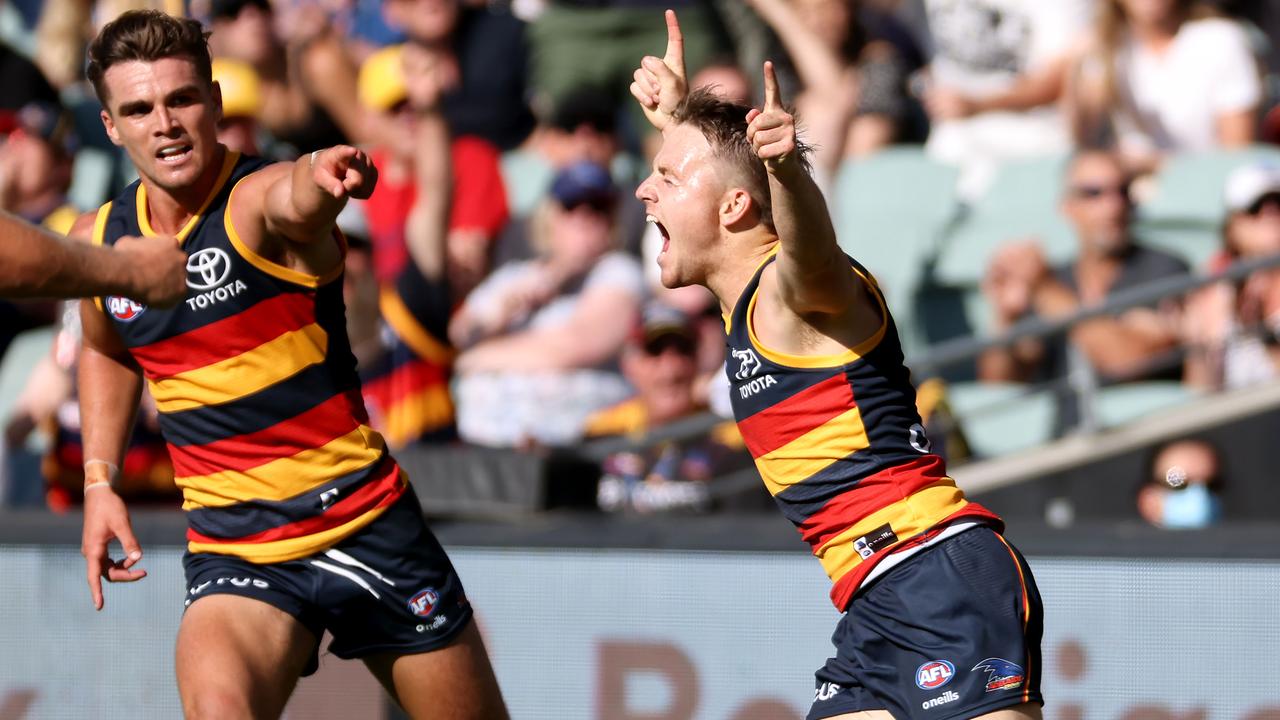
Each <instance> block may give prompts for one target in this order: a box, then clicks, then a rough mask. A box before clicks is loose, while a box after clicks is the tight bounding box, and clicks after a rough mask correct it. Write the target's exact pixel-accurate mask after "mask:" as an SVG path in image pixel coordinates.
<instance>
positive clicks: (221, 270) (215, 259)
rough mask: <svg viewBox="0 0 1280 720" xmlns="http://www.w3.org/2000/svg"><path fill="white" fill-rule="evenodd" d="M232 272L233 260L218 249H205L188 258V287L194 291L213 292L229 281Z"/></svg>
mask: <svg viewBox="0 0 1280 720" xmlns="http://www.w3.org/2000/svg"><path fill="white" fill-rule="evenodd" d="M229 272H231V258H229V257H227V254H226V253H225V252H223V251H222V250H220V249H218V248H205V249H203V250H197V251H195V252H193V253H191V256H190V257H188V258H187V287H189V288H191V289H193V290H212V289H214V288H216V287H218V286H219V285H221V284H222V281H224V280H226V279H227V273H229Z"/></svg>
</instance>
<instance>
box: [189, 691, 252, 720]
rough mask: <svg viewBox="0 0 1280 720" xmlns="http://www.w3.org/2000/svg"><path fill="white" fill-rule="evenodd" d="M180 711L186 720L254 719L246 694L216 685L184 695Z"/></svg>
mask: <svg viewBox="0 0 1280 720" xmlns="http://www.w3.org/2000/svg"><path fill="white" fill-rule="evenodd" d="M182 710H183V714H184V715H186V719H187V720H222V719H223V718H226V719H228V720H240V719H241V718H244V719H245V720H249V719H251V718H253V717H255V715H254V712H253V708H252V706H251V705H250V703H249V697H248V694H247V693H245V692H243V691H239V690H235V689H232V688H229V687H222V686H217V685H208V686H206V687H201V688H197V689H193V690H192V691H190V692H188V693H184V697H183V698H182Z"/></svg>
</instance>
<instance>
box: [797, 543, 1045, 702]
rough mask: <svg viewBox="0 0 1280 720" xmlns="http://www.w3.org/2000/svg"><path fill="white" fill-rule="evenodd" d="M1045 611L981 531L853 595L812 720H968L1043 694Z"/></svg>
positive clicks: (1016, 558)
mask: <svg viewBox="0 0 1280 720" xmlns="http://www.w3.org/2000/svg"><path fill="white" fill-rule="evenodd" d="M1043 631H1044V609H1043V607H1042V606H1041V604H1040V593H1039V591H1038V590H1036V584H1035V580H1034V579H1033V578H1032V577H1031V570H1030V568H1028V567H1027V562H1026V560H1024V559H1023V557H1022V555H1021V554H1020V553H1018V551H1017V550H1015V549H1014V548H1013V546H1012V545H1010V544H1009V543H1008V542H1006V541H1005V539H1004V538H1003V537H1001V536H1000V535H999V534H998V533H996V532H995V531H994V530H992V529H990V528H987V527H984V526H977V527H974V528H971V529H969V530H965V531H963V532H961V533H960V534H958V535H955V536H954V537H950V538H947V539H946V540H943V541H942V542H940V543H938V544H937V545H934V546H931V547H928V548H925V549H924V550H921V551H920V552H919V553H917V554H916V555H915V556H914V557H911V558H909V559H908V560H906V561H904V562H903V563H902V564H901V565H898V566H897V567H894V568H892V569H891V570H889V571H888V572H886V573H885V574H884V575H883V576H881V577H879V578H877V579H876V580H875V581H873V582H872V584H871V585H870V586H868V587H867V588H865V589H863V590H862V591H861V592H860V593H858V594H857V595H855V596H854V598H853V600H852V602H850V603H849V607H848V610H847V612H845V614H844V616H843V617H841V618H840V624H839V625H838V626H837V627H836V631H835V634H834V635H833V636H832V638H831V641H832V643H834V644H835V646H836V655H835V657H833V658H831V659H830V660H828V661H827V664H826V665H825V666H823V668H822V669H821V670H818V672H817V673H816V689H815V691H814V702H813V707H812V709H810V710H809V720H819V719H820V718H829V717H834V716H836V715H840V714H842V713H851V712H858V711H862V710H888V711H889V712H890V713H891V714H892V715H893V716H894V717H895V718H900V719H905V718H911V719H912V720H917V719H920V720H923V719H927V720H946V719H947V718H970V717H974V716H976V715H982V714H984V713H989V712H992V711H995V710H999V709H1001V708H1006V707H1009V706H1012V705H1017V704H1019V703H1024V702H1035V703H1040V704H1043V703H1044V699H1043V698H1042V697H1041V695H1040V636H1041V635H1042V634H1043Z"/></svg>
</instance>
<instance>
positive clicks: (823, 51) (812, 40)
mask: <svg viewBox="0 0 1280 720" xmlns="http://www.w3.org/2000/svg"><path fill="white" fill-rule="evenodd" d="M748 4H749V5H751V7H753V8H755V10H756V12H757V13H759V14H760V17H761V18H763V19H764V21H765V22H766V23H768V24H769V27H770V28H772V29H773V31H774V32H775V33H777V34H778V39H780V40H782V45H783V47H784V48H786V51H787V55H789V56H790V57H791V60H792V61H793V62H794V63H795V64H796V72H797V73H799V75H800V80H801V81H802V82H803V83H804V86H805V89H806V90H812V91H816V92H818V93H819V94H821V95H823V96H826V97H832V96H831V95H829V94H828V93H832V92H837V91H839V90H840V89H841V88H843V86H844V82H843V81H844V79H845V68H844V66H843V64H841V62H840V58H838V57H837V56H836V54H835V53H834V52H832V50H831V48H829V47H827V46H826V45H825V44H823V42H822V40H821V39H820V38H818V37H817V36H816V35H814V33H813V32H811V31H810V30H809V28H808V26H806V25H805V24H804V22H803V21H802V20H801V19H800V15H799V13H797V12H796V11H795V8H794V7H792V5H791V2H790V1H789V0H748Z"/></svg>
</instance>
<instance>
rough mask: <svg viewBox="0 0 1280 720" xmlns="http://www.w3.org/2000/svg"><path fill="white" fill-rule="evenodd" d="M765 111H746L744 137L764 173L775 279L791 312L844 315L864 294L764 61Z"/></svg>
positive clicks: (791, 119) (798, 313)
mask: <svg viewBox="0 0 1280 720" xmlns="http://www.w3.org/2000/svg"><path fill="white" fill-rule="evenodd" d="M764 78H765V80H764V87H765V102H764V110H756V109H753V110H752V111H751V112H750V113H749V114H748V115H747V123H748V125H747V139H748V141H750V142H751V145H752V147H753V148H754V149H755V151H756V154H757V155H758V156H759V157H760V159H761V160H762V161H764V164H765V169H766V170H768V175H769V197H770V200H771V202H772V206H773V225H774V229H775V231H776V232H777V235H778V241H779V245H780V246H781V249H780V250H779V252H778V261H777V268H778V270H777V277H778V289H779V293H780V296H781V299H782V301H783V302H784V303H785V304H786V306H787V307H788V308H789V309H790V310H791V311H792V312H794V313H795V314H796V315H806V314H809V313H824V314H843V313H846V312H849V311H850V310H851V309H853V308H854V307H855V306H856V305H859V304H860V303H861V302H865V300H864V298H866V293H864V292H862V291H861V290H862V287H861V283H860V282H859V281H858V280H857V278H856V277H855V275H854V273H853V272H852V270H851V269H850V267H849V263H848V261H847V260H846V259H845V257H844V253H843V252H842V251H841V250H840V246H839V245H838V244H837V243H836V233H835V228H834V227H832V224H831V215H830V213H829V212H828V211H827V204H826V201H824V200H823V199H822V192H821V191H820V190H819V189H818V186H817V184H816V183H815V182H814V181H813V178H812V177H811V176H810V175H809V172H808V170H807V168H805V167H804V164H803V163H802V162H801V159H800V157H799V153H798V146H799V144H798V141H797V139H796V128H795V119H794V118H793V117H792V116H791V114H790V113H788V112H786V110H784V109H783V107H782V103H781V100H780V98H779V94H778V80H777V77H776V76H775V75H774V71H773V64H772V63H769V62H766V63H765V65H764Z"/></svg>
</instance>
